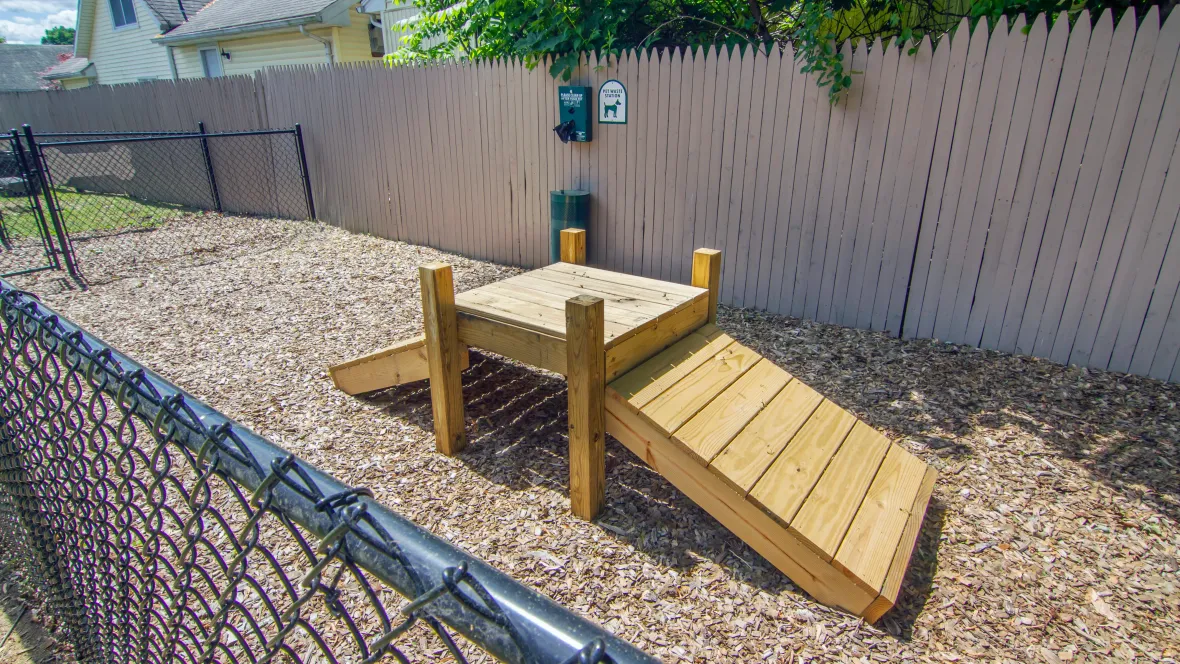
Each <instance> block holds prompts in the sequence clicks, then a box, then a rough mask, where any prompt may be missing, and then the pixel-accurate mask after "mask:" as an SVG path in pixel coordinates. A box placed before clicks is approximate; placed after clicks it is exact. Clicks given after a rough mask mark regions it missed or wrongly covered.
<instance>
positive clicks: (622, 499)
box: [360, 350, 937, 594]
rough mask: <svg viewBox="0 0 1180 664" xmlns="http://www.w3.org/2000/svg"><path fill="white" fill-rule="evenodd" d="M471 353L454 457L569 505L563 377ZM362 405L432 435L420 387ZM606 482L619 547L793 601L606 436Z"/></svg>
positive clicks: (753, 555)
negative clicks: (462, 439) (705, 566)
mask: <svg viewBox="0 0 1180 664" xmlns="http://www.w3.org/2000/svg"><path fill="white" fill-rule="evenodd" d="M470 352H471V367H470V368H469V369H468V370H467V371H465V372H464V373H463V374H462V378H463V397H464V404H465V409H466V419H467V435H468V444H467V447H466V448H465V449H464V451H463V452H462V453H460V454H459V455H458V457H457V458H458V459H459V460H461V461H462V462H463V463H465V464H466V465H467V466H468V467H469V468H471V469H472V470H473V471H475V472H476V473H479V474H480V475H482V476H483V477H485V478H487V479H488V480H489V481H491V482H494V483H496V484H499V485H501V486H504V487H506V488H509V489H512V490H514V491H528V490H531V489H534V488H536V487H538V486H544V487H545V488H548V489H551V490H553V491H556V492H558V493H560V494H561V495H563V496H568V493H569V484H568V482H569V455H568V445H569V441H568V438H567V429H568V422H567V402H566V385H565V380H564V378H562V377H561V376H558V375H555V374H549V373H546V372H541V371H537V370H533V369H530V368H527V367H525V366H523V365H520V364H516V363H513V362H510V361H508V360H505V359H502V358H500V357H498V356H493V355H488V354H484V353H481V352H479V351H476V350H472V351H470ZM360 398H361V399H362V400H364V401H366V402H368V403H371V404H374V405H377V406H380V407H381V408H382V412H383V413H386V414H388V415H391V416H394V417H397V418H400V419H403V420H405V421H407V422H409V423H410V424H412V425H414V426H417V427H420V428H421V429H423V430H424V431H431V430H433V422H432V417H433V416H432V411H431V402H430V389H429V385H428V383H427V382H426V381H419V382H416V383H411V384H407V385H402V386H398V387H395V388H390V389H387V390H381V391H377V392H372V393H369V394H367V395H363V396H361V397H360ZM606 477H607V481H606V504H605V507H604V510H603V512H602V515H601V516H600V517H599V518H598V519H597V520H596V521H595V523H596V524H597V525H598V526H599V527H601V528H602V529H603V530H605V531H609V532H610V533H611V534H612V535H613V536H614V537H615V538H616V539H617V540H619V541H620V542H621V543H622V544H624V545H629V546H633V547H634V548H635V549H636V550H637V551H639V552H642V554H643V555H644V556H646V557H647V558H649V559H651V560H652V561H653V562H655V563H657V564H660V565H663V566H666V567H668V568H671V569H674V570H676V571H677V572H678V573H680V574H687V573H689V572H690V571H691V570H692V569H693V568H695V567H697V566H698V565H700V564H702V563H703V562H705V561H709V562H712V563H714V564H716V565H718V566H720V567H722V568H723V569H724V570H725V571H726V574H727V575H729V576H730V578H732V579H733V580H735V581H739V582H742V583H748V584H750V585H752V586H754V587H756V588H758V589H760V590H762V591H764V592H767V593H770V594H778V593H781V592H783V591H784V590H793V591H796V592H800V590H799V589H798V587H797V586H796V585H795V584H794V583H793V582H792V581H791V580H790V579H789V578H788V577H787V576H786V575H784V574H783V573H782V572H780V571H779V570H778V569H777V568H776V567H775V566H774V565H772V564H771V563H770V562H768V561H767V560H766V559H764V558H763V557H762V556H761V555H759V554H758V553H757V552H755V551H754V550H753V549H752V548H750V547H749V546H748V545H747V544H745V543H744V542H743V541H742V540H741V539H740V538H738V537H737V536H736V535H735V534H733V533H732V532H730V530H729V529H727V528H726V527H725V526H723V525H722V524H721V523H720V522H718V521H717V520H716V519H714V518H713V517H712V516H711V515H709V514H708V512H706V511H705V510H704V509H702V508H701V507H699V506H698V505H697V504H696V503H694V502H693V501H692V500H691V499H690V498H688V497H687V496H686V495H685V494H684V493H682V492H681V491H680V490H679V489H677V488H676V487H675V486H673V485H672V483H671V482H670V481H668V480H667V479H666V478H664V477H663V476H661V475H660V474H658V473H657V472H655V471H654V470H652V469H651V468H650V467H648V465H647V464H645V463H644V462H643V461H642V460H641V459H640V458H638V457H636V456H635V455H634V454H632V453H631V452H630V451H629V450H627V448H626V447H624V446H623V445H622V444H621V443H619V442H618V441H617V440H615V439H614V437H612V436H609V435H608V436H607V444H606ZM933 541H934V542H935V543H937V537H935V538H934V540H933Z"/></svg>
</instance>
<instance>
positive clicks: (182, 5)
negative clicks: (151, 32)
mask: <svg viewBox="0 0 1180 664" xmlns="http://www.w3.org/2000/svg"><path fill="white" fill-rule="evenodd" d="M143 1H144V3H146V4H147V6H148V7H150V8H151V10H152V12H153V13H155V15H156V18H158V19H160V27H162V28H163V29H164V30H165V31H167V30H168V29H170V28H173V27H176V26H178V25H181V24H182V23H184V22H185V21H187V20H189V19H191V18H192V17H194V16H196V15H197V12H199V11H201V10H202V9H203V8H204V7H205V5H208V4H209V3H210V2H212V1H213V0H143Z"/></svg>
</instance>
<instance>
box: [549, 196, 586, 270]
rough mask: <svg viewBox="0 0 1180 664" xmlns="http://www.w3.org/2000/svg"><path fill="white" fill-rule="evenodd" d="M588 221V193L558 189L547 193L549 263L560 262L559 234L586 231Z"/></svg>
mask: <svg viewBox="0 0 1180 664" xmlns="http://www.w3.org/2000/svg"><path fill="white" fill-rule="evenodd" d="M589 219H590V192H588V191H584V190H582V189H558V190H557V191H551V192H549V262H550V263H556V262H558V261H560V260H561V232H562V231H563V230H565V229H567V228H580V229H582V230H586V222H587V221H589Z"/></svg>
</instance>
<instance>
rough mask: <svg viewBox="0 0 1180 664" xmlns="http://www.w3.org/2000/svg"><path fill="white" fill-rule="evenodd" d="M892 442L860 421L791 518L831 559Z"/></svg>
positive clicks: (794, 528)
mask: <svg viewBox="0 0 1180 664" xmlns="http://www.w3.org/2000/svg"><path fill="white" fill-rule="evenodd" d="M890 444H891V443H890V442H889V439H888V438H886V437H885V436H883V435H881V434H880V433H878V432H877V431H876V430H874V429H873V428H872V427H871V426H869V425H867V424H865V423H864V422H857V423H856V424H855V425H854V426H853V427H852V432H851V433H849V434H848V437H847V438H845V439H844V444H843V445H841V446H840V449H839V450H838V451H837V452H836V455H835V456H834V457H832V461H831V463H829V464H828V467H827V469H826V470H824V474H823V476H821V477H820V479H819V483H817V484H816V485H815V488H814V489H813V490H812V491H811V494H810V495H808V496H807V500H806V501H805V502H804V503H803V507H801V508H800V509H799V512H798V513H797V514H796V515H795V518H794V519H792V520H791V532H793V533H795V534H796V535H798V536H799V538H800V539H801V540H803V541H804V542H806V543H807V544H809V545H810V546H811V547H812V548H813V549H814V550H815V551H816V552H817V553H819V554H820V555H821V556H823V557H824V558H825V559H827V560H831V559H832V557H834V556H835V555H836V549H837V548H839V546H840V542H841V541H842V540H843V539H844V534H845V533H846V532H848V527H849V526H850V525H852V519H853V517H855V516H856V511H857V510H858V509H859V508H860V503H861V500H863V499H864V497H865V494H866V493H868V490H869V486H870V485H871V484H872V482H873V478H874V477H876V475H877V469H878V468H880V466H881V462H882V461H883V460H884V459H885V454H886V453H887V452H888V451H889V446H890Z"/></svg>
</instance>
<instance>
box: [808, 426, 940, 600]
mask: <svg viewBox="0 0 1180 664" xmlns="http://www.w3.org/2000/svg"><path fill="white" fill-rule="evenodd" d="M927 469H928V468H927V466H926V464H924V463H922V462H921V461H920V460H918V458H917V457H915V456H914V455H912V454H910V453H909V452H906V451H905V450H903V449H902V448H900V447H898V446H897V445H893V446H891V447H890V448H889V453H888V454H886V455H885V461H883V462H882V463H881V468H880V470H878V471H877V476H876V477H875V478H874V479H873V484H872V486H870V487H869V490H868V493H866V494H865V499H864V501H863V502H862V503H861V505H860V509H859V510H858V511H857V513H856V518H855V519H853V520H852V525H851V526H850V527H849V528H848V533H847V534H846V535H845V536H844V541H843V542H841V543H840V549H839V551H837V553H836V557H835V558H834V559H833V561H832V562H833V563H834V564H835V565H836V566H837V567H839V568H840V569H843V570H844V571H845V572H846V573H847V574H848V575H849V576H850V578H852V579H853V580H855V581H857V582H858V583H859V584H861V585H862V586H863V587H864V588H866V589H870V590H875V591H880V590H881V588H882V586H883V585H884V583H885V578H886V575H887V574H888V573H889V569H890V567H891V566H892V564H893V558H894V554H895V553H896V552H897V550H898V548H899V546H901V544H902V541H901V536H902V533H903V531H905V530H906V525H907V522H908V521H909V517H910V513H911V511H912V510H913V508H914V504H915V499H916V498H917V496H918V494H919V492H920V491H921V490H922V486H923V483H924V482H925V481H926V471H927Z"/></svg>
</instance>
